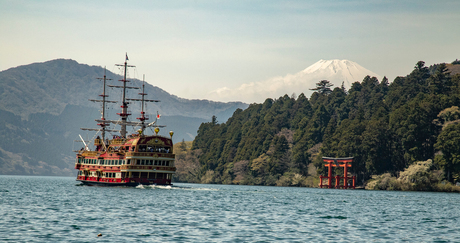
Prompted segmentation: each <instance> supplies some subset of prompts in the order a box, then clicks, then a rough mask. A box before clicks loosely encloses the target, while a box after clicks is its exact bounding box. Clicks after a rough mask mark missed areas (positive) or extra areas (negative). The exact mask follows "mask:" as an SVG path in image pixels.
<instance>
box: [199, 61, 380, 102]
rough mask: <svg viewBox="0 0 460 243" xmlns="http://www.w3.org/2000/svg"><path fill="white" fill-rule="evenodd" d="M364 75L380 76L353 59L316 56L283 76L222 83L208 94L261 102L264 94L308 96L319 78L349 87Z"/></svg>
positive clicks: (272, 95)
mask: <svg viewBox="0 0 460 243" xmlns="http://www.w3.org/2000/svg"><path fill="white" fill-rule="evenodd" d="M367 75H369V76H371V77H377V78H378V79H379V80H381V78H382V77H381V76H380V75H378V74H376V73H374V72H372V71H370V70H368V69H366V68H364V67H362V66H361V65H359V64H357V63H356V62H352V61H349V60H338V59H334V60H319V61H318V62H316V63H314V64H313V65H311V66H309V67H307V68H306V69H304V70H302V71H300V72H298V73H296V74H287V75H286V76H284V77H283V76H279V77H273V78H270V79H268V80H265V81H260V82H251V83H247V84H242V85H241V86H240V87H238V88H236V89H230V88H227V87H223V88H220V89H217V90H214V91H212V92H211V93H210V94H209V97H208V98H209V99H212V100H220V101H235V100H238V101H243V102H248V103H252V102H257V103H261V102H263V101H264V100H265V99H266V98H278V97H280V96H283V95H285V94H288V95H290V94H292V93H295V94H297V95H299V94H300V93H304V94H305V95H306V96H307V97H310V95H311V93H312V91H311V90H310V89H312V88H315V87H316V83H318V82H319V81H321V80H324V79H325V80H328V81H330V82H331V83H333V84H334V87H341V85H342V82H343V83H344V86H345V88H347V89H349V88H350V86H351V84H352V83H354V82H356V81H359V82H361V81H362V80H363V78H364V77H366V76H367ZM334 87H333V88H334Z"/></svg>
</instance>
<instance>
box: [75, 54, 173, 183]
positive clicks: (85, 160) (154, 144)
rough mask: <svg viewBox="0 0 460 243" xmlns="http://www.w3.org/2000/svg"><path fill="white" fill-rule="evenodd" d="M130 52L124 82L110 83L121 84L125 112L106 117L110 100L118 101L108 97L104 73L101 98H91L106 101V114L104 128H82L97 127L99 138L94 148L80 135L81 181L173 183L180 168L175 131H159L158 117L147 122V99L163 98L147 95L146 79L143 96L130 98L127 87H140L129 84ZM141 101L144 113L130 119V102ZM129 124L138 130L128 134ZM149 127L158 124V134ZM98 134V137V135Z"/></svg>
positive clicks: (77, 165) (101, 122) (77, 162)
mask: <svg viewBox="0 0 460 243" xmlns="http://www.w3.org/2000/svg"><path fill="white" fill-rule="evenodd" d="M127 62H128V56H127V55H126V60H125V63H124V64H119V65H117V66H121V67H122V68H124V75H123V80H120V81H121V82H123V85H121V86H117V85H107V86H108V87H113V88H121V89H122V91H123V92H122V94H123V95H122V100H121V104H122V105H121V113H117V114H118V115H119V116H120V119H119V120H107V119H106V118H105V110H106V103H117V102H116V101H109V100H107V99H106V98H107V97H108V95H106V92H105V90H106V81H107V80H109V79H107V78H106V75H105V73H104V77H103V78H100V79H101V80H102V81H103V92H102V94H101V95H99V96H100V97H102V99H101V100H90V101H93V102H101V103H102V112H101V114H102V117H101V118H100V119H96V121H97V122H98V124H97V125H98V126H99V127H100V128H81V129H82V130H89V131H96V132H97V133H96V134H95V136H94V137H95V139H94V140H92V142H93V144H94V147H95V148H94V149H90V148H89V146H88V144H87V143H86V142H85V141H84V140H83V138H82V137H81V136H80V139H81V142H83V144H84V147H83V148H82V149H80V150H79V151H75V152H76V153H77V155H76V160H75V169H77V170H78V175H77V181H80V182H82V183H83V184H85V185H100V186H138V185H171V178H172V175H173V174H174V173H175V172H176V167H175V154H174V148H173V142H172V136H173V134H174V133H173V132H172V131H171V132H169V137H165V136H160V135H158V133H159V131H160V127H165V126H160V125H157V124H156V122H157V119H158V118H159V115H158V114H157V117H156V119H155V121H153V122H151V123H146V121H147V120H148V119H149V117H148V116H147V115H146V114H145V112H144V104H145V103H146V102H159V100H148V99H145V96H146V95H147V94H146V93H145V92H144V88H145V81H144V82H143V84H142V93H139V95H140V96H141V98H140V99H129V98H126V89H140V88H139V87H128V86H127V83H128V82H130V81H128V80H127V79H126V71H127V68H128V67H133V66H131V65H128V63H127ZM131 101H132V102H141V107H142V108H141V112H140V117H138V118H137V120H138V121H135V122H132V121H128V117H129V116H130V115H131V114H130V112H128V104H129V102H131ZM110 124H114V125H116V126H120V130H114V129H109V126H110ZM127 126H132V127H135V129H137V127H138V128H139V129H138V130H136V132H135V133H134V134H128V132H127ZM148 127H152V128H154V132H155V134H152V135H146V134H145V130H146V128H148ZM107 133H110V134H111V139H109V138H107ZM96 136H97V137H96Z"/></svg>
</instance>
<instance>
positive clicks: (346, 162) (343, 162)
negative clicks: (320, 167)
mask: <svg viewBox="0 0 460 243" xmlns="http://www.w3.org/2000/svg"><path fill="white" fill-rule="evenodd" d="M323 161H324V162H326V163H327V164H325V165H324V166H326V167H328V173H327V174H328V176H327V177H326V176H322V175H320V176H319V186H320V188H323V187H326V186H327V188H333V186H332V180H333V179H335V188H341V187H342V188H344V189H347V188H349V186H348V179H352V181H353V184H352V185H351V186H350V187H351V188H353V189H355V181H356V177H355V176H352V177H348V167H351V162H353V157H348V158H329V157H323ZM339 163H340V164H339ZM332 167H343V176H339V175H336V176H335V177H332ZM325 178H327V179H328V182H327V185H323V179H325ZM340 179H343V186H342V185H340Z"/></svg>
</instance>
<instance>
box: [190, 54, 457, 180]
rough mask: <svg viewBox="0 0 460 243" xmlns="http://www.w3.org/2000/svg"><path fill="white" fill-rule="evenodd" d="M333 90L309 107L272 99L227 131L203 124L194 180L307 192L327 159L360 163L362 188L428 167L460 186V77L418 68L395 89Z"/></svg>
mask: <svg viewBox="0 0 460 243" xmlns="http://www.w3.org/2000/svg"><path fill="white" fill-rule="evenodd" d="M450 68H452V66H451V67H450ZM332 88H333V87H330V84H329V82H327V81H321V82H319V83H318V86H317V88H316V89H315V90H316V91H315V92H314V93H313V94H312V96H311V97H310V99H307V97H305V96H304V95H303V94H300V95H299V96H298V97H289V96H287V95H285V96H283V97H280V98H279V99H276V100H272V99H267V100H266V101H265V102H264V103H263V104H251V105H250V106H249V107H248V108H247V109H246V110H244V111H243V110H241V109H238V110H236V111H235V113H234V114H233V116H232V117H231V118H230V119H229V120H228V121H227V122H225V123H218V122H217V120H216V118H215V119H214V120H213V121H212V122H208V123H203V124H201V126H200V128H199V130H198V135H197V137H196V138H195V140H194V142H193V147H192V152H193V153H194V154H195V155H196V156H195V157H197V158H198V159H199V164H198V165H197V166H198V168H199V171H198V172H195V174H196V178H195V180H198V181H201V182H208V183H228V184H229V183H237V184H258V185H307V184H308V179H307V176H308V175H309V173H310V174H311V173H312V170H311V167H312V165H314V166H315V167H316V168H317V169H318V172H319V173H324V171H325V170H324V166H323V165H322V160H321V156H328V157H354V158H355V160H354V162H353V167H352V168H351V170H350V171H351V173H352V174H354V175H356V176H357V183H358V184H362V183H363V182H364V181H365V180H368V179H369V178H370V177H371V175H375V174H383V173H385V172H389V173H392V174H396V173H397V172H398V171H401V170H403V169H404V168H407V167H408V166H409V165H411V164H413V163H414V162H416V161H424V160H427V159H434V166H435V169H439V170H443V171H444V174H445V178H446V179H448V180H449V181H451V182H453V181H455V180H457V179H459V176H460V142H459V139H458V137H459V136H460V131H459V130H458V129H459V126H458V125H455V124H456V121H457V119H460V117H459V115H460V112H459V111H458V106H459V105H460V75H459V74H456V75H452V76H451V75H450V73H449V72H448V70H447V68H446V65H445V64H439V65H435V66H431V67H430V68H428V67H425V65H424V62H418V63H417V64H416V66H415V68H414V70H413V71H412V72H411V73H410V74H409V75H407V76H405V77H397V78H396V79H395V80H394V81H393V82H392V83H391V84H389V82H388V80H387V79H386V78H383V79H382V80H380V81H379V80H377V79H376V78H374V77H369V76H368V77H365V78H364V80H363V81H362V82H356V83H354V84H353V85H352V87H351V88H350V90H345V89H344V88H340V87H335V88H333V89H332ZM449 124H451V125H449ZM443 127H448V129H447V128H446V129H443ZM446 137H450V139H445V138H446ZM453 138H455V139H453ZM456 149H457V150H456ZM317 155H319V156H317ZM190 163H193V160H192V161H191V162H190ZM197 163H198V162H197ZM309 169H310V170H309Z"/></svg>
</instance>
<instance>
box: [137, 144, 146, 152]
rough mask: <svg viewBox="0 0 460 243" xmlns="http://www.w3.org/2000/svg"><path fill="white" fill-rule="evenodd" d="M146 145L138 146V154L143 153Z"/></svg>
mask: <svg viewBox="0 0 460 243" xmlns="http://www.w3.org/2000/svg"><path fill="white" fill-rule="evenodd" d="M146 149H147V145H139V152H145V150H146Z"/></svg>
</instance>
